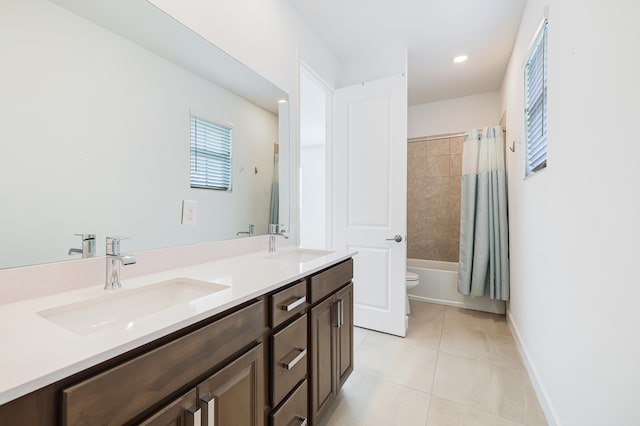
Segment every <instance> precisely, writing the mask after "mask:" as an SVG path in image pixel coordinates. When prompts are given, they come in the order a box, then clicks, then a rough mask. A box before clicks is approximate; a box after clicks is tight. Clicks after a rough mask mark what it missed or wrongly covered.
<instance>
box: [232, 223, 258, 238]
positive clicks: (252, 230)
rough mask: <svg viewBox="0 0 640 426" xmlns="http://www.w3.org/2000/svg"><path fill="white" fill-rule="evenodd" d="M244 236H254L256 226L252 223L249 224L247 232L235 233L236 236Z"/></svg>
mask: <svg viewBox="0 0 640 426" xmlns="http://www.w3.org/2000/svg"><path fill="white" fill-rule="evenodd" d="M243 234H246V235H248V236H250V237H253V236H254V235H256V226H255V225H254V224H253V223H250V224H249V230H248V231H238V232H236V235H243Z"/></svg>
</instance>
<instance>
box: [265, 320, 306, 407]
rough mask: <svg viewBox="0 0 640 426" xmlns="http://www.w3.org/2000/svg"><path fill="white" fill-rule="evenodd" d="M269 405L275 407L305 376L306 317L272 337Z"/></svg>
mask: <svg viewBox="0 0 640 426" xmlns="http://www.w3.org/2000/svg"><path fill="white" fill-rule="evenodd" d="M272 339H273V340H272V348H273V358H272V361H271V362H272V365H271V371H273V380H272V382H271V405H272V406H273V407H275V406H276V405H278V404H279V403H280V401H282V399H283V398H284V397H285V396H286V395H287V394H288V393H289V392H291V390H292V389H293V388H294V387H295V386H296V385H297V384H298V383H299V382H300V381H301V380H303V379H304V378H305V377H306V376H307V362H308V357H307V315H306V314H305V315H304V316H302V317H300V318H298V319H297V320H296V321H294V322H293V323H292V324H291V325H289V326H287V327H286V328H284V329H282V330H281V331H279V332H278V333H276V334H274V335H273V337H272Z"/></svg>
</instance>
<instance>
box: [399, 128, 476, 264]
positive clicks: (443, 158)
mask: <svg viewBox="0 0 640 426" xmlns="http://www.w3.org/2000/svg"><path fill="white" fill-rule="evenodd" d="M460 133H463V132H458V133H449V134H460ZM437 136H446V135H437ZM463 142H464V137H457V138H448V139H440V140H435V141H426V142H412V143H409V146H408V149H407V152H408V161H407V179H408V182H407V191H408V193H407V255H408V257H409V258H411V259H426V260H443V261H449V262H457V261H458V246H459V244H460V185H461V180H462V143H463Z"/></svg>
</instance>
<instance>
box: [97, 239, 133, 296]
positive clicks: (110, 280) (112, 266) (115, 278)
mask: <svg viewBox="0 0 640 426" xmlns="http://www.w3.org/2000/svg"><path fill="white" fill-rule="evenodd" d="M126 239H128V238H127V237H107V280H106V281H105V284H104V289H105V290H115V289H118V288H120V287H122V283H121V282H120V265H132V264H134V263H136V257H135V256H134V255H132V254H121V253H120V241H122V240H126Z"/></svg>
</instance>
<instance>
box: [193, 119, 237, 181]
mask: <svg viewBox="0 0 640 426" xmlns="http://www.w3.org/2000/svg"><path fill="white" fill-rule="evenodd" d="M191 187H192V188H205V189H220V190H224V191H230V190H231V129H230V128H229V127H225V126H221V125H219V124H216V123H212V122H210V121H207V120H203V119H202V118H198V117H195V116H193V115H192V116H191Z"/></svg>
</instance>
